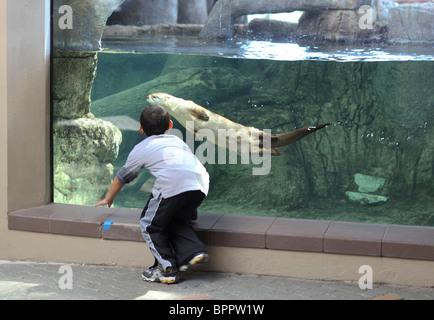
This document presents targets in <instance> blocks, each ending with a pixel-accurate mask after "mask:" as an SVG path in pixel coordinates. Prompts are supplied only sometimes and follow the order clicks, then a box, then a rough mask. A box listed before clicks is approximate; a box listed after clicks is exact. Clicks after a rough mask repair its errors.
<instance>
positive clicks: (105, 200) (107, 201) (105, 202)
mask: <svg viewBox="0 0 434 320" xmlns="http://www.w3.org/2000/svg"><path fill="white" fill-rule="evenodd" d="M112 204H113V200H107V199H104V200H101V201H99V202H98V203H97V204H96V205H95V207H99V206H105V205H107V206H108V207H109V208H110V207H111V206H112Z"/></svg>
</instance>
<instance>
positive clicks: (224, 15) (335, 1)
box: [200, 0, 371, 39]
mask: <svg viewBox="0 0 434 320" xmlns="http://www.w3.org/2000/svg"><path fill="white" fill-rule="evenodd" d="M364 4H366V5H370V4H371V1H370V0H311V1H304V0H297V1H295V0H294V1H287V0H274V1H269V0H257V1H250V0H220V1H218V2H217V3H216V4H215V5H214V7H213V9H212V11H211V13H210V15H209V17H208V20H207V21H206V24H205V26H204V28H203V30H202V32H201V33H200V36H201V37H203V38H209V39H227V38H231V37H232V35H233V32H234V23H235V20H236V19H237V18H238V17H241V16H244V15H248V14H260V13H280V12H292V11H320V10H324V9H326V10H353V9H357V8H359V7H360V6H361V5H364Z"/></svg>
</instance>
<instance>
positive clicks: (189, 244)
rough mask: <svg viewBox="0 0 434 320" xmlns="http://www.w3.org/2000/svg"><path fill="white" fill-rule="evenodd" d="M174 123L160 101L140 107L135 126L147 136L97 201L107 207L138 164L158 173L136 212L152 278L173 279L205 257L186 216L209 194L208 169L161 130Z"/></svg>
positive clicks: (146, 276) (190, 216)
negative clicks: (139, 211) (151, 258)
mask: <svg viewBox="0 0 434 320" xmlns="http://www.w3.org/2000/svg"><path fill="white" fill-rule="evenodd" d="M172 126H173V122H172V121H171V120H170V116H169V114H168V112H167V111H166V110H165V109H164V108H163V107H161V106H149V107H147V108H146V109H144V110H143V112H142V114H141V116H140V127H139V130H140V132H141V133H142V134H146V135H147V136H148V138H146V139H144V140H143V141H142V142H140V143H138V144H137V145H136V146H135V147H134V149H133V150H132V151H131V153H130V154H129V156H128V159H127V162H126V164H125V165H124V167H123V168H122V169H121V170H119V171H118V172H117V173H116V177H115V178H114V180H113V183H112V185H111V187H110V190H109V192H108V193H107V196H106V197H105V199H104V200H102V201H100V202H98V203H97V204H96V205H95V206H101V205H108V206H109V207H111V205H112V204H113V200H114V198H115V196H116V195H117V194H118V192H119V191H120V190H121V189H122V187H123V186H124V184H126V183H129V182H131V181H133V180H134V179H135V178H136V177H137V176H138V174H139V171H140V170H141V169H142V168H145V169H147V170H149V172H150V173H151V174H152V175H153V176H154V177H155V178H156V181H155V185H154V187H153V189H152V194H151V196H150V198H149V200H148V203H147V204H146V206H145V208H144V209H143V212H142V215H141V218H140V225H141V229H142V234H143V237H144V239H145V240H146V242H147V244H148V245H149V248H150V249H151V252H152V254H153V256H154V257H155V264H154V265H153V266H152V267H149V268H148V269H147V270H145V271H144V272H143V274H142V277H143V279H144V280H146V281H150V282H154V281H157V282H162V283H175V282H177V281H178V270H180V271H184V270H186V269H188V267H190V266H193V265H198V264H202V263H205V262H206V261H207V259H208V254H207V253H206V250H205V246H204V245H203V243H202V242H201V241H200V240H199V238H198V237H197V235H196V233H195V232H194V230H193V229H192V227H191V226H190V225H189V223H188V221H190V220H194V219H196V218H197V207H198V206H199V205H200V204H201V203H202V201H203V199H204V198H205V196H206V195H207V194H208V189H209V175H208V173H207V171H206V169H205V167H204V166H203V165H202V164H201V163H200V161H199V160H198V159H197V158H196V156H195V155H194V154H193V153H192V151H191V150H190V149H189V147H188V146H187V145H186V144H185V143H184V141H182V140H181V139H179V138H178V137H176V136H173V135H169V134H165V132H166V131H167V130H169V129H171V128H172Z"/></svg>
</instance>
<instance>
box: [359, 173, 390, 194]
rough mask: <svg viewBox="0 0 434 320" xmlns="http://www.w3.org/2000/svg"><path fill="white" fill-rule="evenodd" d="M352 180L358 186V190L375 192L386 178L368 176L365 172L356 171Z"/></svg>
mask: <svg viewBox="0 0 434 320" xmlns="http://www.w3.org/2000/svg"><path fill="white" fill-rule="evenodd" d="M354 182H355V183H356V184H357V185H358V186H359V189H358V191H359V192H363V193H365V192H367V193H372V192H377V191H378V190H379V189H380V188H382V187H383V186H384V183H385V182H386V179H384V178H380V177H374V176H369V175H366V174H361V173H356V174H355V175H354Z"/></svg>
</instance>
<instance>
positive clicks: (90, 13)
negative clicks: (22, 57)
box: [53, 0, 161, 51]
mask: <svg viewBox="0 0 434 320" xmlns="http://www.w3.org/2000/svg"><path fill="white" fill-rule="evenodd" d="M124 1H125V0H92V1H82V0H54V1H53V14H54V17H53V22H54V23H53V32H54V36H53V39H54V49H56V50H62V51H98V50H100V49H101V35H102V32H103V29H104V27H105V25H106V21H107V18H108V17H109V16H110V15H111V14H112V12H113V10H115V9H116V8H117V7H118V6H120V5H121V4H122V3H123V2H124ZM159 1H161V0H159ZM63 6H68V7H63ZM68 15H69V16H68ZM65 19H69V25H68V24H65V25H63V23H65V21H67V20H65ZM67 22H68V21H67Z"/></svg>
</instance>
